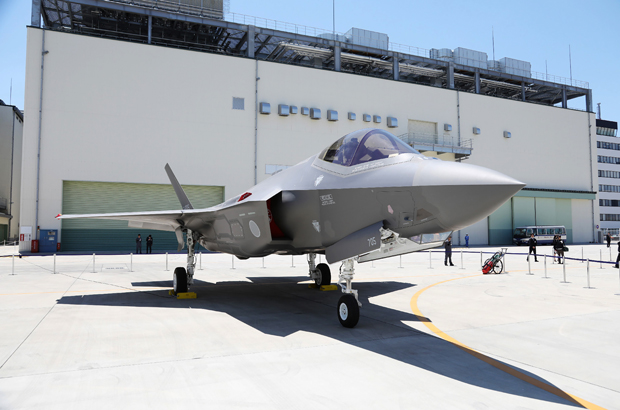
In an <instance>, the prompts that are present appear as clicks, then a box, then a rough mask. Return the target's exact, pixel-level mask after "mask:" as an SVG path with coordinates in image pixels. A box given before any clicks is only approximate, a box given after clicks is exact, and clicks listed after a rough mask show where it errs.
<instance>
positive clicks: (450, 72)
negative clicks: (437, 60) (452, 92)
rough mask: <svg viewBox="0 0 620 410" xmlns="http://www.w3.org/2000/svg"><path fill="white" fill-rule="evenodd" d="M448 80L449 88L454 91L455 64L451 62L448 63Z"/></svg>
mask: <svg viewBox="0 0 620 410" xmlns="http://www.w3.org/2000/svg"><path fill="white" fill-rule="evenodd" d="M446 68H447V70H446V80H447V84H446V85H447V87H448V88H450V89H454V63H452V62H450V63H448V67H446Z"/></svg>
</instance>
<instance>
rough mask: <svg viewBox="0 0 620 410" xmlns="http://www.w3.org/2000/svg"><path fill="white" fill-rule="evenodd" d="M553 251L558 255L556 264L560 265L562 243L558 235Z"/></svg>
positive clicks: (562, 254)
mask: <svg viewBox="0 0 620 410" xmlns="http://www.w3.org/2000/svg"><path fill="white" fill-rule="evenodd" d="M553 249H555V252H556V253H557V254H558V263H562V258H563V257H564V242H563V241H562V237H561V236H560V235H558V239H556V240H555V243H554V244H553Z"/></svg>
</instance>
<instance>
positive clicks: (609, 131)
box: [596, 127, 618, 137]
mask: <svg viewBox="0 0 620 410" xmlns="http://www.w3.org/2000/svg"><path fill="white" fill-rule="evenodd" d="M617 132H618V130H614V129H613V128H605V127H596V133H597V134H598V135H605V136H607V137H615V136H616V133H617Z"/></svg>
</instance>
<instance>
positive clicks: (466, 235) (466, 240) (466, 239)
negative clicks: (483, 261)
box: [465, 233, 469, 248]
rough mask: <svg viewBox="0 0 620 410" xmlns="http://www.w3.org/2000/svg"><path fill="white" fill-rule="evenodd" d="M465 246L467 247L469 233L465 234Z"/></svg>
mask: <svg viewBox="0 0 620 410" xmlns="http://www.w3.org/2000/svg"><path fill="white" fill-rule="evenodd" d="M465 247H466V248H469V234H468V233H466V234H465Z"/></svg>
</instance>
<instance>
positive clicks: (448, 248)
mask: <svg viewBox="0 0 620 410" xmlns="http://www.w3.org/2000/svg"><path fill="white" fill-rule="evenodd" d="M443 246H444V248H446V257H445V258H444V260H443V264H444V265H446V266H448V261H450V266H454V264H453V263H452V236H448V239H446V241H445V242H444V243H443Z"/></svg>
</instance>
